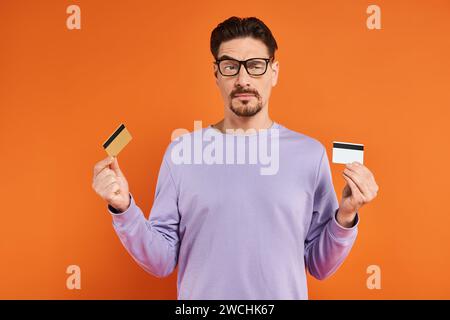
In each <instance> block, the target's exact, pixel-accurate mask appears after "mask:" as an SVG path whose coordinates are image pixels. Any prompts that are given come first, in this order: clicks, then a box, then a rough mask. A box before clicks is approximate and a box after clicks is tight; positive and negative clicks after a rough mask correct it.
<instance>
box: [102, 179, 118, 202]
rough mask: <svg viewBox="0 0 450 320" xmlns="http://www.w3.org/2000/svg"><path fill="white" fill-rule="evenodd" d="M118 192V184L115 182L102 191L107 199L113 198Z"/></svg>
mask: <svg viewBox="0 0 450 320" xmlns="http://www.w3.org/2000/svg"><path fill="white" fill-rule="evenodd" d="M119 194H120V186H119V184H118V183H117V182H114V183H111V184H110V185H109V186H108V187H107V188H106V189H105V191H104V198H105V200H107V201H111V200H113V199H114V198H115V197H117V196H118V195H119Z"/></svg>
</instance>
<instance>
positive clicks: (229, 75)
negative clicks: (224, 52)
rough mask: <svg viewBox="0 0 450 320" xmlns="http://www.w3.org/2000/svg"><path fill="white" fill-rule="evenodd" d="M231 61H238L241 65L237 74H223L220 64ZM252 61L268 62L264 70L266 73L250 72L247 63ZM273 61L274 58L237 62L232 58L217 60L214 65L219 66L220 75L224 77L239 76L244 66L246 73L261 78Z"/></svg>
mask: <svg viewBox="0 0 450 320" xmlns="http://www.w3.org/2000/svg"><path fill="white" fill-rule="evenodd" d="M229 60H231V61H236V62H237V63H239V67H238V69H237V71H236V73H235V74H223V73H222V71H221V70H220V63H221V62H222V61H229ZM251 60H264V61H265V62H266V67H265V69H264V72H263V73H261V74H251V73H250V72H248V69H247V63H248V62H249V61H251ZM272 60H273V57H270V58H250V59H247V60H237V59H232V58H223V59H217V60H216V61H215V62H214V63H215V64H216V65H217V69H219V72H220V74H221V75H222V76H224V77H234V76H235V75H237V74H239V72H240V71H241V66H242V65H243V66H244V68H245V71H247V73H248V74H249V75H250V76H253V77H259V76H262V75H263V74H265V73H266V72H267V67H268V66H269V62H271V61H272Z"/></svg>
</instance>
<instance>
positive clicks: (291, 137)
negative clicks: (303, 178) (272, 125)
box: [279, 124, 326, 159]
mask: <svg viewBox="0 0 450 320" xmlns="http://www.w3.org/2000/svg"><path fill="white" fill-rule="evenodd" d="M279 130H280V139H281V141H282V143H284V144H286V145H287V146H288V147H289V148H294V149H296V150H298V151H299V152H302V153H306V154H309V155H312V156H315V157H319V159H320V158H321V157H322V155H323V154H324V153H325V152H326V148H325V146H324V144H323V143H322V142H320V141H319V140H318V139H316V138H314V137H311V136H309V135H307V134H305V133H302V132H299V131H296V130H293V129H290V128H287V127H286V126H284V125H281V124H280V125H279Z"/></svg>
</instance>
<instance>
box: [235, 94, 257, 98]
mask: <svg viewBox="0 0 450 320" xmlns="http://www.w3.org/2000/svg"><path fill="white" fill-rule="evenodd" d="M254 96H255V95H254V94H252V93H238V94H235V95H234V97H235V98H250V97H254Z"/></svg>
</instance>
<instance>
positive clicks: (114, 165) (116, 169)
mask: <svg viewBox="0 0 450 320" xmlns="http://www.w3.org/2000/svg"><path fill="white" fill-rule="evenodd" d="M111 169H112V170H113V171H114V172H115V173H116V174H117V176H119V177H123V173H122V170H120V167H119V161H118V160H117V157H114V161H113V162H112V163H111Z"/></svg>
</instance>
